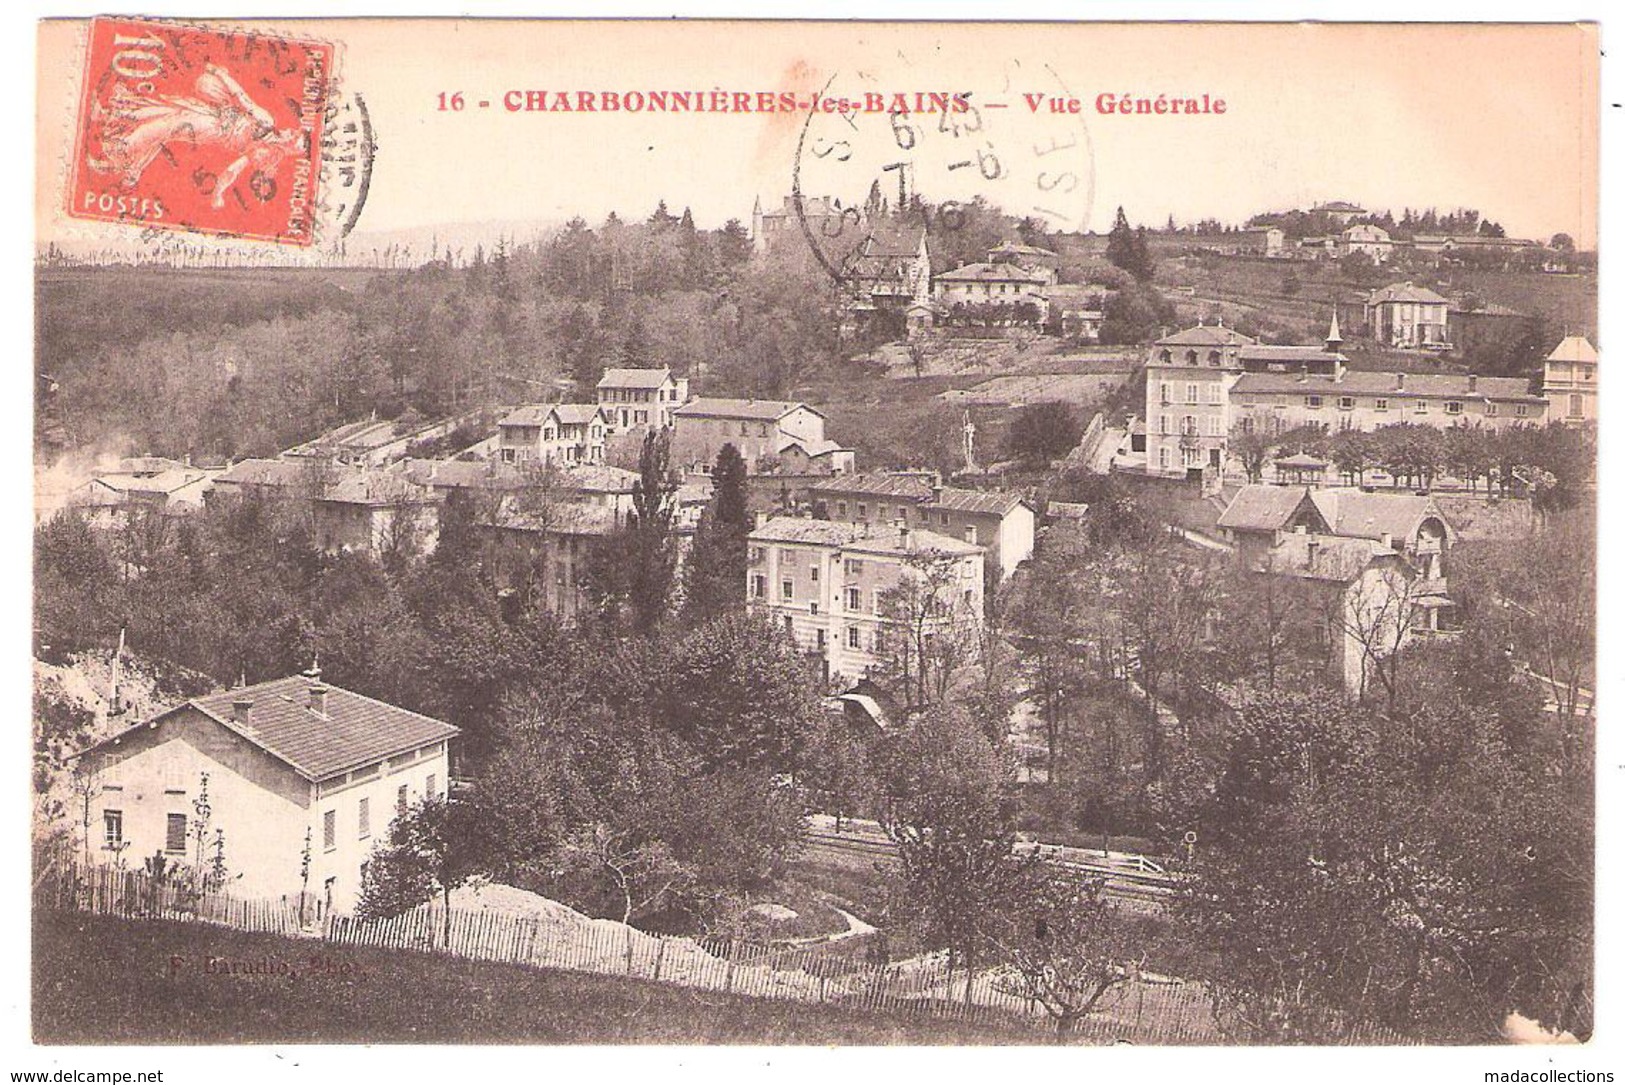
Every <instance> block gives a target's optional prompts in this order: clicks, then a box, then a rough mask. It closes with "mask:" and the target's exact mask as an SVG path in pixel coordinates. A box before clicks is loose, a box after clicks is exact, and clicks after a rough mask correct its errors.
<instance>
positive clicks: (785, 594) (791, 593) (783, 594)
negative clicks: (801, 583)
mask: <svg viewBox="0 0 1625 1085" xmlns="http://www.w3.org/2000/svg"><path fill="white" fill-rule="evenodd" d="M779 598H780V599H782V600H784V601H785V602H786V603H790V602H794V601H795V598H796V582H795V581H794V580H782V581H780V582H779Z"/></svg>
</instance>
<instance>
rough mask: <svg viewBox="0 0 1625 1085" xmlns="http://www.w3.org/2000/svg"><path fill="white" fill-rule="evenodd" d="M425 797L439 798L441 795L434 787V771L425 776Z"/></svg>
mask: <svg viewBox="0 0 1625 1085" xmlns="http://www.w3.org/2000/svg"><path fill="white" fill-rule="evenodd" d="M423 797H424V798H426V799H438V798H439V797H440V793H439V792H438V791H436V790H435V789H434V773H432V772H431V773H429V775H427V776H425V777H424V778H423Z"/></svg>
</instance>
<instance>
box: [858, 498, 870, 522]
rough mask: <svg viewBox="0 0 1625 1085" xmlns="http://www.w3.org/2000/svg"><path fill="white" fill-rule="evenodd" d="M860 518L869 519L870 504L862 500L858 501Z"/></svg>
mask: <svg viewBox="0 0 1625 1085" xmlns="http://www.w3.org/2000/svg"><path fill="white" fill-rule="evenodd" d="M858 519H859V520H867V519H869V506H868V505H867V504H865V503H864V502H862V501H859V502H858Z"/></svg>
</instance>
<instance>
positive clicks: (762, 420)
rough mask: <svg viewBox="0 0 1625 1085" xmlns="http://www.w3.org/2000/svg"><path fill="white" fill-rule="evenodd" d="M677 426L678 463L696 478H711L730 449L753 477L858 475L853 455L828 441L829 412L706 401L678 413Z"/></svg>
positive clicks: (769, 402)
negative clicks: (784, 473)
mask: <svg viewBox="0 0 1625 1085" xmlns="http://www.w3.org/2000/svg"><path fill="white" fill-rule="evenodd" d="M672 420H673V422H672V425H673V428H672V438H671V459H672V463H673V464H675V465H676V466H678V467H680V468H682V469H683V470H685V471H688V472H690V473H694V474H710V473H711V469H712V467H714V466H715V465H716V460H717V453H719V452H721V451H722V446H723V445H726V444H731V445H733V446H734V448H736V449H738V450H739V455H740V456H741V457H742V458H743V459H744V461H745V470H746V471H748V472H749V473H751V474H753V475H754V474H772V473H775V472H778V471H781V470H784V471H788V470H791V469H792V468H793V469H794V470H795V473H798V474H838V473H843V472H846V471H850V470H852V463H853V452H852V450H851V449H849V448H846V447H844V446H843V445H841V444H840V443H839V442H837V441H833V440H831V439H829V438H828V437H826V436H825V435H824V422H825V419H824V414H823V412H822V411H819V410H817V409H815V408H813V407H809V406H807V404H805V403H791V402H787V401H785V400H777V399H722V398H716V397H710V396H700V397H697V398H695V399H691V400H689V401H688V402H687V403H685V404H683V405H682V406H680V407H678V408H677V409H676V410H674V411H673V412H672ZM787 464H788V465H789V466H786V465H787Z"/></svg>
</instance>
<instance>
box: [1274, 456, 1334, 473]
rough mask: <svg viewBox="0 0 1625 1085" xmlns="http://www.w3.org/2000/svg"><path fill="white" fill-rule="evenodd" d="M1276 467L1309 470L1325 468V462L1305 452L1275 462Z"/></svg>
mask: <svg viewBox="0 0 1625 1085" xmlns="http://www.w3.org/2000/svg"><path fill="white" fill-rule="evenodd" d="M1275 466H1277V467H1307V468H1310V469H1311V470H1313V469H1315V468H1324V467H1326V461H1325V460H1323V459H1321V458H1320V457H1319V456H1311V455H1309V453H1307V452H1299V453H1296V454H1295V455H1291V456H1286V457H1284V458H1282V459H1279V460H1276V461H1275Z"/></svg>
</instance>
